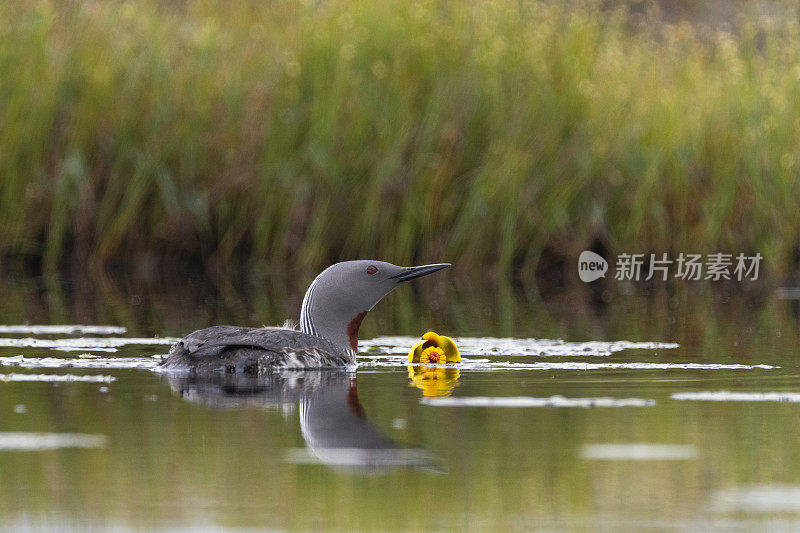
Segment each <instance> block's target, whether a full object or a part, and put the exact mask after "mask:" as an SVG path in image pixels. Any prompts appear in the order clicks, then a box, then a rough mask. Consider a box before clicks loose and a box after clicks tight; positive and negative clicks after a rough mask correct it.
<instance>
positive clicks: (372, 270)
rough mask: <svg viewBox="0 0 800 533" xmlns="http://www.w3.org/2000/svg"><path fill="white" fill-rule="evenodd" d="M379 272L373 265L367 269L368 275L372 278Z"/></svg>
mask: <svg viewBox="0 0 800 533" xmlns="http://www.w3.org/2000/svg"><path fill="white" fill-rule="evenodd" d="M377 271H378V269H377V268H375V267H374V266H373V265H370V266H368V267H367V274H369V275H370V276H371V275H373V274H374V273H375V272H377Z"/></svg>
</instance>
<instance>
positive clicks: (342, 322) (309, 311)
mask: <svg viewBox="0 0 800 533" xmlns="http://www.w3.org/2000/svg"><path fill="white" fill-rule="evenodd" d="M448 266H450V263H437V264H435V265H424V266H417V267H399V266H397V265H393V264H391V263H385V262H383V261H367V260H364V261H345V262H343V263H336V264H335V265H331V266H329V267H328V268H327V269H325V270H324V271H323V272H322V273H321V274H320V275H319V276H317V278H316V279H315V280H314V281H313V282H312V283H311V286H309V288H308V291H307V292H306V295H305V298H303V308H302V310H301V311H300V330H301V331H303V332H305V333H309V334H311V335H317V336H319V337H323V338H325V339H327V340H329V341H330V342H332V343H334V344H336V345H337V346H340V347H341V348H342V349H345V350H353V351H355V349H356V347H357V343H358V328H359V326H360V325H361V321H362V320H363V319H364V316H365V315H366V314H367V311H369V310H370V309H372V308H373V307H375V304H377V303H378V302H380V301H381V299H382V298H383V297H384V296H386V295H387V294H389V293H390V292H392V290H393V289H394V288H395V287H397V286H398V285H400V284H401V283H403V282H405V281H408V280H411V279H414V278H418V277H421V276H425V275H427V274H431V273H433V272H436V271H437V270H441V269H443V268H445V267H448Z"/></svg>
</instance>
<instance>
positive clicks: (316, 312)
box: [300, 272, 367, 356]
mask: <svg viewBox="0 0 800 533" xmlns="http://www.w3.org/2000/svg"><path fill="white" fill-rule="evenodd" d="M323 274H325V272H323V273H322V274H320V275H319V276H317V277H316V279H314V281H313V282H311V285H310V286H309V287H308V290H307V291H306V295H305V296H304V297H303V306H302V307H301V309H300V331H302V332H303V333H307V334H308V335H314V336H315V337H321V338H323V339H325V340H328V341H330V342H332V343H334V344H335V345H337V346H339V347H341V348H342V350H344V351H345V352H347V353H348V354H350V355H351V356H355V355H356V350H357V349H358V328H359V326H360V325H361V320H362V319H363V318H364V315H366V314H367V312H366V311H362V312H360V313H355V316H351V315H352V314H353V313H352V312H350V311H347V310H346V309H341V308H340V307H339V305H338V304H339V303H340V302H339V301H338V300H337V299H336V298H332V295H331V294H330V293H329V292H326V288H327V285H326V282H321V279H322V277H323Z"/></svg>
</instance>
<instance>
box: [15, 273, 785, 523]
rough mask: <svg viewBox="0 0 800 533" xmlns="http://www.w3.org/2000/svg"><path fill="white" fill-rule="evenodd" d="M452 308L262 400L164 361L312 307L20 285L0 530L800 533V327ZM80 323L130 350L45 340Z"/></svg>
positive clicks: (416, 316) (680, 311)
mask: <svg viewBox="0 0 800 533" xmlns="http://www.w3.org/2000/svg"><path fill="white" fill-rule="evenodd" d="M457 285H458V282H455V281H452V282H448V284H447V285H437V284H436V283H429V284H425V283H421V284H420V288H419V289H418V290H415V291H406V292H405V293H404V294H398V295H392V296H390V298H388V299H387V301H384V302H382V303H381V304H379V306H378V307H377V308H376V309H375V310H374V311H373V313H371V314H370V316H369V317H368V318H367V320H365V322H364V329H365V331H364V335H363V337H364V338H365V339H368V340H363V341H362V343H361V346H360V351H361V357H360V365H359V368H358V369H357V371H355V372H315V373H314V372H312V373H303V372H294V373H292V372H288V373H283V374H278V375H275V376H271V377H270V378H264V379H261V380H257V381H252V380H251V381H246V380H245V381H241V380H235V379H233V378H231V377H225V378H220V379H219V380H216V381H196V380H189V379H181V378H177V377H174V376H166V375H163V374H160V373H158V372H156V371H154V368H155V364H156V362H157V358H154V357H153V356H154V355H158V354H163V353H165V352H166V351H167V349H168V346H169V342H170V340H171V339H170V338H169V337H171V336H175V335H179V334H180V333H183V332H187V331H190V330H191V329H193V328H195V327H200V326H206V325H211V324H213V323H221V322H235V323H239V324H243V325H254V324H258V323H264V322H266V323H270V322H280V320H281V319H282V317H283V316H286V315H292V314H293V313H295V314H296V312H297V310H296V309H293V308H292V306H297V307H299V296H298V295H297V294H295V293H293V292H292V291H291V290H287V292H286V293H285V294H279V295H266V294H260V293H255V294H252V295H250V296H251V297H250V298H244V297H242V296H241V295H237V294H229V295H221V294H211V295H203V294H199V295H198V294H192V293H191V291H189V294H188V295H187V294H177V295H176V294H174V293H173V294H168V293H164V292H161V293H160V292H158V291H152V290H149V289H148V290H145V289H143V290H136V291H130V290H129V289H125V290H123V289H119V290H114V289H113V288H112V289H109V288H108V287H107V288H106V290H109V291H111V292H110V293H104V292H103V291H99V292H93V293H91V294H88V295H87V294H83V295H82V294H81V293H80V291H79V290H77V289H75V288H74V287H69V286H67V287H66V288H63V287H62V288H61V289H58V288H57V290H53V287H52V286H50V287H48V286H47V284H44V283H41V282H39V281H36V282H26V283H16V284H8V285H5V286H3V287H2V288H3V290H4V295H6V299H5V302H6V304H5V305H4V306H3V309H2V310H0V324H2V325H5V326H9V327H4V328H0V357H2V359H0V362H1V363H2V366H0V373H2V374H3V377H2V378H0V522H2V524H3V526H5V527H14V528H30V529H39V528H43V527H44V528H54V529H55V528H59V529H61V528H65V527H66V528H75V529H83V528H86V527H98V528H107V527H116V528H122V529H131V528H132V529H139V528H142V529H144V528H146V529H151V528H162V529H174V528H187V529H204V528H218V527H225V528H230V529H253V528H256V529H273V530H353V529H357V530H376V529H378V530H400V529H403V530H422V529H427V530H431V529H432V530H451V529H465V530H498V529H502V530H526V531H527V530H531V529H539V530H549V531H586V530H614V531H617V530H658V531H660V530H721V531H741V530H745V531H746V530H756V529H770V530H775V529H783V530H796V529H798V528H800V441H799V440H798V435H799V434H800V403H798V402H800V387H799V386H798V384H799V383H800V367H799V366H798V364H797V356H796V352H797V346H798V340H800V336H799V335H798V333H797V331H798V318H797V316H798V314H797V309H796V305H795V303H796V302H794V301H791V300H788V301H787V300H783V299H780V298H778V297H776V295H775V292H774V291H773V290H766V289H765V290H761V291H759V292H756V293H753V294H751V293H747V294H744V293H742V294H738V293H734V294H732V295H731V294H720V293H717V292H713V291H710V290H705V289H702V288H701V289H698V290H697V291H695V292H691V291H687V292H691V293H689V294H683V295H675V294H668V293H667V292H666V291H655V292H652V293H641V292H637V293H634V294H628V293H627V292H626V291H621V290H616V289H615V288H614V287H611V288H610V289H609V290H610V294H606V295H604V297H603V298H602V299H603V300H606V301H607V303H605V304H602V305H600V306H599V307H598V305H596V300H597V295H596V294H583V293H565V294H563V295H560V296H558V297H554V298H551V299H548V300H546V301H542V300H540V299H536V298H534V297H532V296H530V295H529V294H527V293H523V292H521V291H511V290H509V291H507V292H504V291H500V293H499V294H498V293H496V292H495V293H492V294H491V295H487V294H486V293H483V294H480V293H477V292H476V293H464V292H459V291H458V290H457ZM62 289H63V290H62ZM398 292H400V291H398ZM451 293H452V296H450V295H451ZM445 295H447V297H445ZM276 299H280V301H281V302H283V303H281V304H280V305H277V304H275V305H272V304H270V303H269V302H274V301H276ZM593 302H594V303H593ZM79 323H82V324H95V325H106V326H114V327H115V329H109V330H106V329H102V328H101V329H94V330H91V329H89V330H81V329H76V328H64V329H57V330H52V329H51V330H47V329H44V330H42V329H38V328H34V327H32V326H35V325H50V326H53V325H64V324H79ZM25 324H27V326H25ZM11 326H13V327H11ZM429 328H431V329H435V330H436V331H438V332H439V333H442V334H452V335H453V336H456V337H459V338H458V339H457V342H458V343H459V345H460V346H461V348H462V356H463V358H464V361H463V362H462V364H461V365H460V366H458V368H457V369H425V368H419V367H418V368H413V367H412V368H409V367H408V366H407V365H406V364H405V359H404V355H405V353H407V350H408V348H409V347H410V345H411V343H412V342H413V341H414V338H415V337H416V336H417V335H419V334H422V333H423V332H425V331H426V330H427V329H429ZM378 335H382V336H381V337H378ZM387 335H402V337H395V336H387ZM165 337H166V338H165ZM376 337H377V338H376ZM548 339H549V340H548ZM558 339H563V341H559V340H558ZM617 341H630V343H628V344H626V343H621V342H617ZM676 345H677V346H676ZM20 356H22V357H20ZM52 376H57V377H52ZM67 380H71V381H67Z"/></svg>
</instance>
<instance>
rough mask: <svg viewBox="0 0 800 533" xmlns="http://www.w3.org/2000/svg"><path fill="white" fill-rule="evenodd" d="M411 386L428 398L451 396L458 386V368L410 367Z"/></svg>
mask: <svg viewBox="0 0 800 533" xmlns="http://www.w3.org/2000/svg"><path fill="white" fill-rule="evenodd" d="M408 377H409V379H411V384H410V385H409V386H412V387H417V388H418V389H421V390H422V395H423V396H425V397H428V398H433V397H441V396H449V395H450V394H451V393H452V392H453V389H455V388H456V387H457V386H458V377H459V371H458V369H457V368H453V367H444V366H422V365H414V366H412V365H409V366H408Z"/></svg>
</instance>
